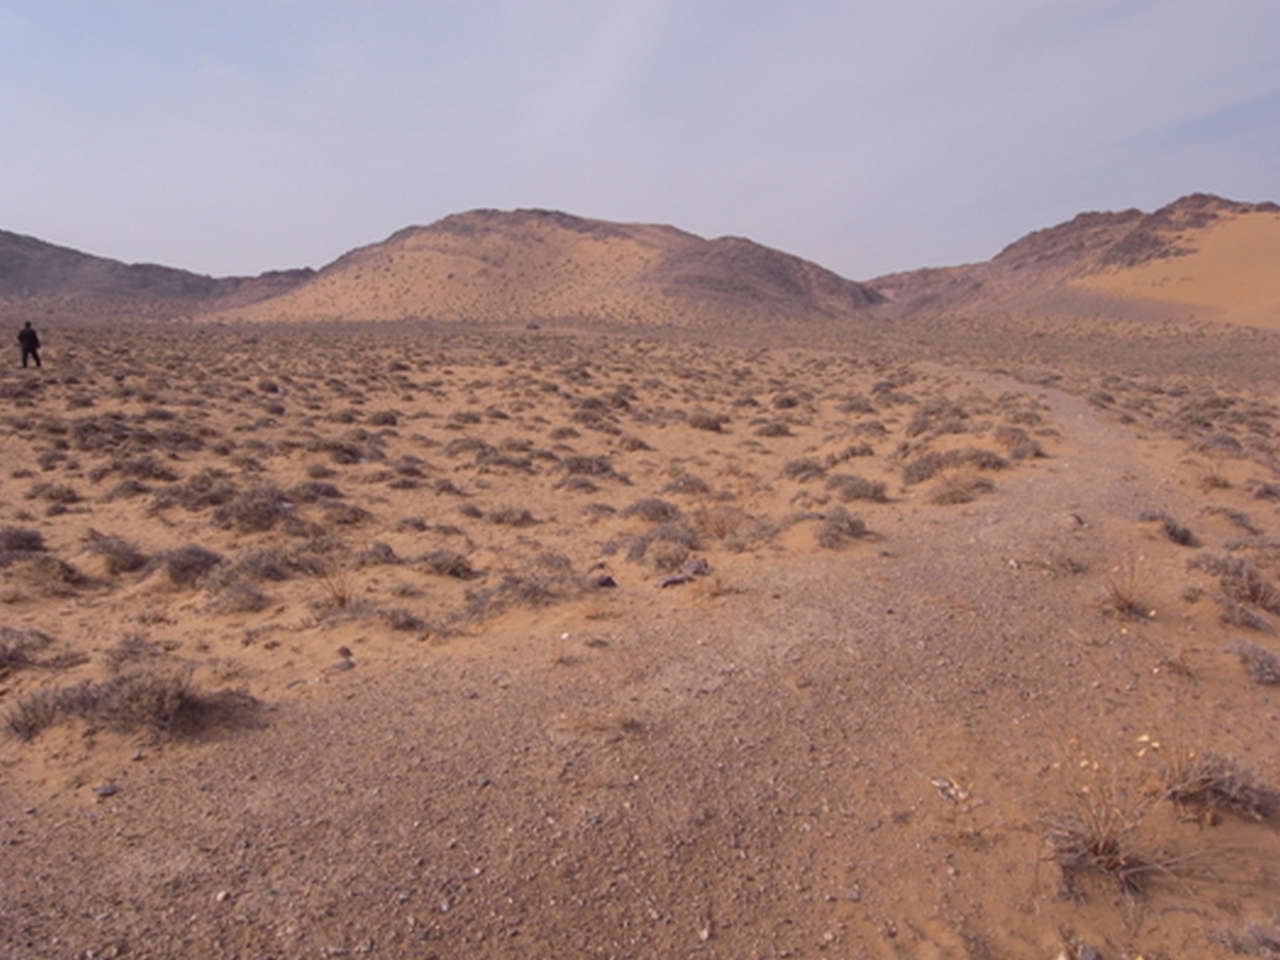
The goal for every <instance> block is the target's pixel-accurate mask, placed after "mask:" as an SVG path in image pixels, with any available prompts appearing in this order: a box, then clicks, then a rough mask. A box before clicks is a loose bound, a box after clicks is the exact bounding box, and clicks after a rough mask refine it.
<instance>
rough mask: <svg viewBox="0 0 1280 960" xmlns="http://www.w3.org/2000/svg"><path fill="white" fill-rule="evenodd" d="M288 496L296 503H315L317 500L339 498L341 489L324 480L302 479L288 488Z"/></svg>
mask: <svg viewBox="0 0 1280 960" xmlns="http://www.w3.org/2000/svg"><path fill="white" fill-rule="evenodd" d="M288 497H289V499H291V500H293V501H295V502H297V503H315V502H316V501H317V500H339V499H341V498H342V491H341V490H339V489H338V487H337V486H336V485H335V484H332V483H329V482H328V481H325V480H319V479H317V480H304V481H303V482H302V483H299V484H297V485H296V486H293V487H290V488H289V492H288Z"/></svg>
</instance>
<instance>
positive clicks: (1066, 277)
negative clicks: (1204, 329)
mask: <svg viewBox="0 0 1280 960" xmlns="http://www.w3.org/2000/svg"><path fill="white" fill-rule="evenodd" d="M1277 255H1280V206H1277V205H1276V204H1274V203H1257V204H1252V203H1240V202H1236V201H1232V200H1227V199H1224V198H1222V197H1217V196H1213V195H1211V194H1204V193H1195V194H1190V195H1188V196H1185V197H1182V198H1180V199H1178V200H1175V201H1174V202H1173V203H1170V204H1167V205H1166V206H1164V207H1161V208H1160V209H1159V210H1156V211H1155V212H1153V213H1143V212H1142V211H1141V210H1137V209H1130V210H1124V211H1120V212H1089V213H1081V214H1079V215H1077V216H1076V217H1074V218H1072V219H1071V220H1068V221H1066V222H1065V223H1060V224H1057V225H1056V226H1053V227H1048V228H1046V229H1043V230H1037V231H1034V232H1032V233H1029V234H1027V235H1026V236H1024V237H1022V238H1021V239H1019V240H1016V241H1014V242H1013V243H1011V244H1009V245H1008V246H1007V247H1005V248H1004V249H1003V250H1001V251H1000V252H999V253H998V254H996V255H995V256H994V257H993V258H991V259H990V260H987V261H984V262H981V263H973V264H964V265H960V266H955V267H942V268H934V269H927V270H913V271H908V272H904V273H896V274H890V275H887V276H883V277H877V278H875V279H873V280H871V281H869V282H870V284H871V286H873V287H874V288H875V289H876V290H878V291H880V292H881V293H883V294H884V295H885V296H886V297H887V298H888V299H889V300H891V301H893V302H894V303H895V304H896V312H898V313H900V314H917V313H940V312H946V311H951V310H972V309H983V308H988V309H989V308H1001V309H1019V308H1023V309H1037V308H1039V309H1046V308H1047V309H1055V308H1059V307H1061V306H1062V305H1063V304H1065V303H1069V302H1071V301H1073V300H1081V299H1089V298H1092V299H1095V300H1096V299H1098V298H1103V299H1109V300H1113V301H1118V302H1119V303H1118V304H1116V305H1121V306H1123V305H1125V303H1126V302H1127V304H1129V305H1141V304H1150V303H1153V302H1154V303H1159V304H1165V305H1174V304H1178V305H1186V306H1189V307H1193V308H1196V309H1197V312H1199V313H1201V314H1204V315H1206V316H1212V317H1215V318H1222V319H1228V320H1234V321H1240V322H1246V323H1261V324H1263V325H1275V324H1277V323H1280V275H1277V271H1275V270H1273V269H1269V268H1270V266H1271V265H1273V264H1274V263H1275V262H1276V258H1277Z"/></svg>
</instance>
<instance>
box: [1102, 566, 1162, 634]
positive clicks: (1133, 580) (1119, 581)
mask: <svg viewBox="0 0 1280 960" xmlns="http://www.w3.org/2000/svg"><path fill="white" fill-rule="evenodd" d="M1141 560H1142V558H1141V557H1138V556H1128V557H1125V558H1124V559H1123V560H1121V561H1120V562H1119V563H1117V564H1116V565H1115V566H1113V567H1112V568H1111V569H1110V570H1109V571H1108V572H1107V574H1106V576H1105V578H1104V583H1105V584H1106V590H1107V593H1106V603H1107V608H1108V609H1109V610H1110V611H1111V612H1112V613H1115V614H1117V615H1118V616H1122V617H1133V618H1135V619H1146V618H1147V617H1149V616H1150V615H1151V612H1152V611H1151V607H1150V605H1149V604H1148V603H1147V602H1146V601H1145V600H1144V599H1143V588H1144V586H1145V581H1144V577H1143V574H1142V564H1141Z"/></svg>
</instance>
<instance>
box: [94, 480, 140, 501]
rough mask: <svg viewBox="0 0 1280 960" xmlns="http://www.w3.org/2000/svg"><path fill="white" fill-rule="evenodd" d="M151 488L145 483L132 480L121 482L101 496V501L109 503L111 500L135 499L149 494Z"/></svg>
mask: <svg viewBox="0 0 1280 960" xmlns="http://www.w3.org/2000/svg"><path fill="white" fill-rule="evenodd" d="M150 492H151V488H150V487H149V486H147V485H146V484H145V483H140V482H139V481H137V480H134V479H132V478H130V479H128V480H121V481H120V482H119V483H117V484H116V485H115V486H114V487H112V488H111V489H110V490H108V491H107V492H106V493H105V494H103V497H102V499H103V500H105V501H107V502H108V503H110V502H111V501H112V500H122V499H128V498H129V497H136V496H139V495H141V494H144V493H150Z"/></svg>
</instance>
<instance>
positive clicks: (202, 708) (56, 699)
mask: <svg viewBox="0 0 1280 960" xmlns="http://www.w3.org/2000/svg"><path fill="white" fill-rule="evenodd" d="M257 706H258V704H257V701H255V700H254V699H253V698H252V697H250V696H249V695H248V694H246V693H243V692H236V691H230V690H223V691H219V692H217V693H214V694H206V693H203V692H202V691H200V690H199V689H197V688H196V687H194V686H193V685H192V683H191V679H190V675H189V674H187V673H170V672H160V671H136V672H133V673H123V674H119V675H118V676H114V677H110V678H108V679H106V680H103V681H102V682H100V683H91V682H89V681H84V682H82V683H78V684H75V685H74V686H70V687H62V688H57V689H42V690H36V691H34V692H33V693H30V694H28V695H27V696H26V697H24V698H23V699H22V700H20V701H18V704H17V705H16V706H15V707H14V709H13V710H12V711H11V712H10V713H9V716H8V718H7V724H8V727H9V730H10V731H11V732H12V733H13V734H14V735H16V736H17V737H19V738H21V739H23V740H31V739H33V738H34V737H35V736H37V735H38V734H39V733H40V732H41V731H43V730H45V729H47V728H48V727H50V726H52V725H53V724H55V723H57V722H58V721H59V720H61V719H62V718H64V717H80V718H82V719H84V720H87V721H89V722H90V723H100V724H103V725H105V726H108V727H110V728H112V729H115V730H122V731H129V730H137V729H150V730H153V731H156V732H158V733H167V734H179V733H194V732H197V731H198V730H200V729H201V728H203V727H205V726H207V725H209V724H210V722H212V721H227V720H230V719H231V718H232V717H233V716H234V715H237V714H238V715H240V716H243V714H244V712H246V711H255V710H256V707H257Z"/></svg>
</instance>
